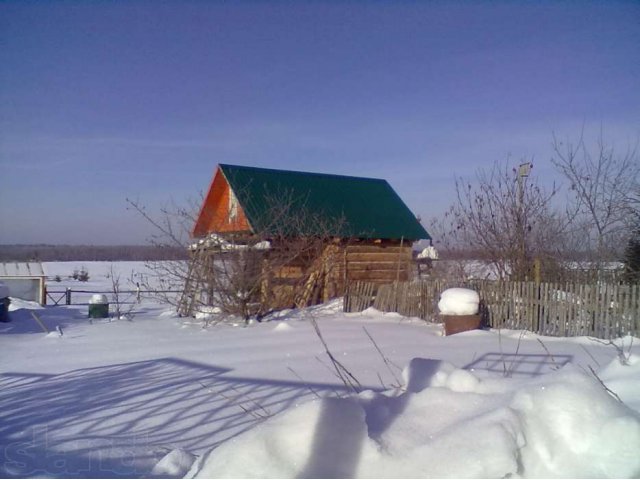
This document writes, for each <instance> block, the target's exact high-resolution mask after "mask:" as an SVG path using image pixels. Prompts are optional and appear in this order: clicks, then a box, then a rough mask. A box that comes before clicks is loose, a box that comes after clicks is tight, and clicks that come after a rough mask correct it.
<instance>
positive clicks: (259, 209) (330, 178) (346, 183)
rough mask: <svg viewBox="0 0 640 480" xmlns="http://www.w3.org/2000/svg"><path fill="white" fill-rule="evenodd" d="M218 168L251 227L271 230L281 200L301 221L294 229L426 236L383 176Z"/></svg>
mask: <svg viewBox="0 0 640 480" xmlns="http://www.w3.org/2000/svg"><path fill="white" fill-rule="evenodd" d="M220 169H221V170H222V173H223V174H224V176H225V178H226V179H227V181H228V182H229V185H230V186H231V189H232V190H233V192H234V193H235V195H236V197H237V199H238V202H239V204H240V205H241V207H242V209H243V211H244V213H245V215H246V216H247V219H248V220H249V223H250V224H251V226H252V228H253V230H254V231H266V232H269V230H270V229H274V230H275V229H276V228H277V227H274V225H277V223H278V218H275V217H278V216H282V214H281V212H282V211H283V209H284V207H283V206H284V205H286V206H287V207H286V211H287V212H288V213H287V216H289V217H292V216H293V217H295V218H296V223H298V224H299V225H300V224H303V227H302V229H303V230H304V231H303V232H298V233H303V234H308V235H313V234H317V233H327V232H326V227H327V226H331V229H332V231H331V232H330V233H331V234H332V235H336V236H340V237H356V238H384V239H400V238H405V239H407V240H419V239H430V238H431V237H430V235H429V234H428V233H427V231H426V230H425V229H424V228H423V227H422V225H420V222H418V220H417V219H416V217H415V216H414V215H413V213H411V211H410V210H409V208H408V207H407V206H406V205H405V204H404V202H403V201H402V200H401V199H400V197H399V196H398V195H397V194H396V192H395V191H394V190H393V188H391V185H389V183H387V181H386V180H379V179H375V178H361V177H347V176H342V175H327V174H321V173H306V172H293V171H289V170H272V169H267V168H255V167H242V166H235V165H222V164H221V165H220ZM318 224H322V226H321V227H320V228H322V229H324V230H325V231H324V232H319V231H317V230H318ZM278 231H282V230H278Z"/></svg>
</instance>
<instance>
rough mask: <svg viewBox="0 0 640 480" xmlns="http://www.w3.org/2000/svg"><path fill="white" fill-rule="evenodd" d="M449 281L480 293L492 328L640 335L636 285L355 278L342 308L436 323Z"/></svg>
mask: <svg viewBox="0 0 640 480" xmlns="http://www.w3.org/2000/svg"><path fill="white" fill-rule="evenodd" d="M453 286H458V287H467V288H472V289H474V290H476V291H477V292H478V293H479V295H480V299H481V314H482V316H483V323H484V325H486V326H489V327H492V328H509V329H518V330H528V331H531V332H535V333H539V334H541V335H549V336H557V337H570V336H581V335H587V336H591V337H596V338H603V339H609V338H616V337H619V336H623V335H627V334H630V335H634V336H639V335H640V285H624V284H620V285H617V284H591V285H587V284H573V283H562V284H560V283H540V284H536V283H534V282H508V281H489V280H484V281H469V282H465V283H464V284H460V283H458V284H452V283H451V282H446V281H442V280H422V281H419V282H400V283H393V284H388V285H381V286H376V285H374V284H371V283H366V282H355V283H353V284H351V285H349V287H348V289H347V293H346V295H345V301H344V310H345V311H346V312H359V311H362V310H364V309H366V308H368V307H371V306H373V307H374V308H376V309H378V310H381V311H383V312H397V313H400V314H401V315H405V316H411V317H419V318H422V319H424V320H427V321H432V322H438V321H440V320H439V314H438V307H437V304H438V299H439V295H440V293H441V292H442V291H444V290H445V289H446V288H449V287H453Z"/></svg>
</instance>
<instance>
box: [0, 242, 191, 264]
mask: <svg viewBox="0 0 640 480" xmlns="http://www.w3.org/2000/svg"><path fill="white" fill-rule="evenodd" d="M186 258H188V257H187V250H186V248H180V247H159V246H153V245H0V261H2V262H10V261H15V262H28V261H38V262H72V261H84V262H91V261H110V262H113V261H145V260H183V259H186Z"/></svg>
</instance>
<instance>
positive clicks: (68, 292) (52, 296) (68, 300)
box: [45, 288, 182, 307]
mask: <svg viewBox="0 0 640 480" xmlns="http://www.w3.org/2000/svg"><path fill="white" fill-rule="evenodd" d="M45 293H46V295H45V304H48V305H51V306H53V307H55V306H59V305H89V302H73V294H82V295H83V296H86V295H87V294H92V295H94V294H102V295H106V296H107V297H110V296H111V297H113V296H114V295H115V294H116V292H114V291H113V290H76V289H73V288H67V289H65V290H49V289H47V290H46V291H45ZM159 293H182V290H141V289H134V290H118V292H117V295H119V296H125V297H127V296H129V297H130V296H135V297H136V300H139V299H140V298H141V297H142V296H143V295H157V294H159ZM76 298H77V296H76ZM49 301H51V302H53V303H49ZM119 303H128V302H127V301H126V299H125V301H120V302H119ZM129 303H132V302H129Z"/></svg>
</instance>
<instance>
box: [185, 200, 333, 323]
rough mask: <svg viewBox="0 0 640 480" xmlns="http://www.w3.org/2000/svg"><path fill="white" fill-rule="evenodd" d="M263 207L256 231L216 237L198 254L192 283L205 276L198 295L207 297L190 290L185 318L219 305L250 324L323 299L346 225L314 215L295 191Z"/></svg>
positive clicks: (220, 308) (208, 240) (205, 244)
mask: <svg viewBox="0 0 640 480" xmlns="http://www.w3.org/2000/svg"><path fill="white" fill-rule="evenodd" d="M263 202H264V205H266V207H264V209H263V211H264V215H263V222H262V223H261V224H259V225H256V226H255V227H254V228H256V230H255V231H253V232H252V233H250V234H243V235H235V236H233V235H232V236H227V237H226V238H223V237H221V236H219V235H215V234H214V235H212V236H209V237H208V238H206V239H204V240H202V242H203V243H202V244H200V245H201V246H199V247H197V248H195V249H194V257H193V260H192V266H191V268H192V272H191V273H190V274H189V280H188V281H190V282H192V281H193V280H194V278H196V279H197V278H198V276H200V284H201V285H200V286H199V287H198V286H197V285H196V289H195V290H198V289H199V291H200V292H204V293H206V294H205V295H200V297H198V296H197V292H196V296H195V297H194V296H193V294H192V293H191V292H190V291H189V290H191V291H193V290H194V289H193V288H191V289H189V288H186V289H185V295H187V301H189V305H188V306H187V308H184V307H183V306H182V307H181V311H182V313H184V314H189V313H190V310H192V309H193V307H196V310H197V309H198V308H202V307H207V306H214V307H217V308H218V309H219V310H220V311H221V312H222V313H224V314H229V315H234V316H239V317H242V318H244V319H245V321H246V320H248V319H249V318H251V317H258V318H260V317H262V316H263V315H265V314H266V313H267V312H268V311H270V310H271V309H274V308H283V307H302V306H305V305H308V304H311V303H315V302H316V301H317V300H318V299H319V295H320V293H321V290H322V288H323V287H324V286H325V285H326V280H327V278H328V277H329V276H331V275H332V271H333V270H334V269H335V268H337V267H338V265H339V262H338V261H337V258H336V255H337V251H338V250H339V246H342V247H343V246H344V241H343V240H341V239H340V237H339V236H340V234H341V233H342V231H343V225H344V223H345V222H344V220H343V219H342V218H333V217H327V216H325V215H323V213H322V212H315V211H311V210H310V209H308V208H306V204H305V199H299V198H294V197H293V195H292V194H291V193H290V192H279V193H278V194H274V195H270V196H268V197H267V198H264V199H263ZM193 270H196V273H195V274H194V273H193ZM198 271H199V272H198ZM196 281H197V280H196ZM183 300H184V296H183Z"/></svg>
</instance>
